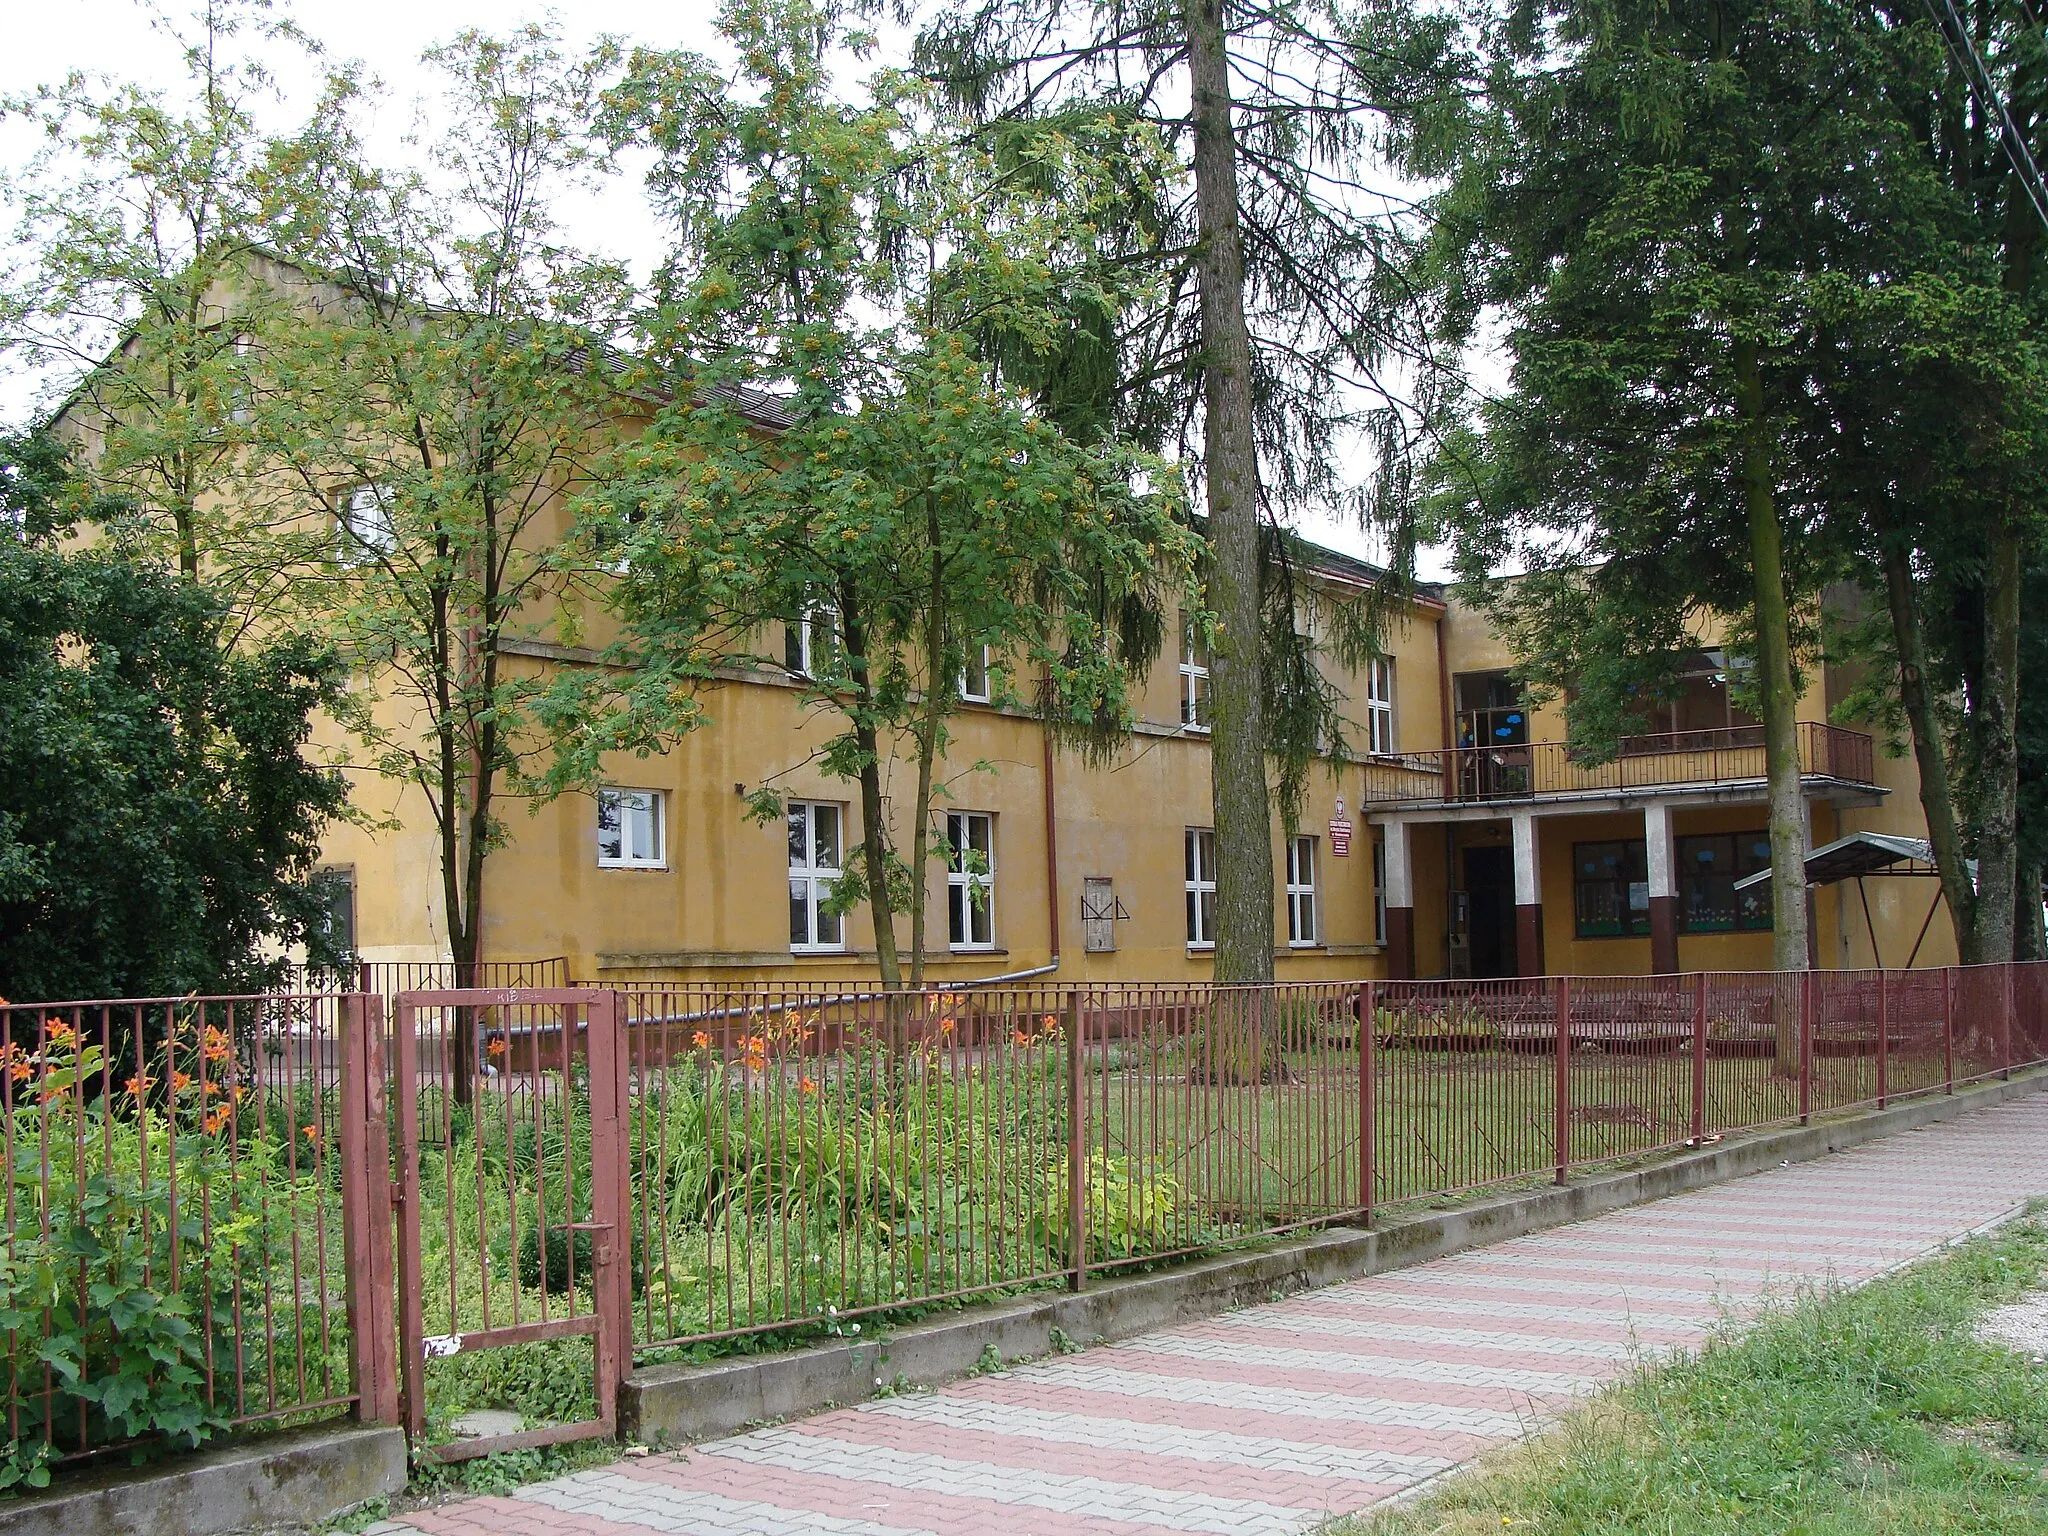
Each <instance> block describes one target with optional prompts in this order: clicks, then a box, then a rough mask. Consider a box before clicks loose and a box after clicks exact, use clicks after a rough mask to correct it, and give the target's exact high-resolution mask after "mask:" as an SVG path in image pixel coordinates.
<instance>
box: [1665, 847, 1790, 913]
mask: <svg viewBox="0 0 2048 1536" xmlns="http://www.w3.org/2000/svg"><path fill="white" fill-rule="evenodd" d="M1770 867H1771V834H1770V833H1769V832H1764V831H1757V832H1715V833H1710V834H1707V835H1706V836H1702V837H1681V838H1680V839H1679V840H1678V897H1679V901H1678V924H1679V927H1680V928H1681V929H1682V930H1683V931H1684V932H1686V933H1738V932H1766V931H1768V930H1769V928H1770V926H1771V888H1770V886H1769V885H1768V884H1764V885H1753V886H1751V887H1750V888H1749V889H1748V890H1746V891H1738V890H1736V889H1735V882H1736V881H1738V880H1740V879H1742V878H1743V877H1744V876H1745V875H1754V874H1757V873H1760V872H1761V871H1763V870H1766V869H1769V868H1770Z"/></svg>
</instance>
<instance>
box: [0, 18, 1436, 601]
mask: <svg viewBox="0 0 2048 1536" xmlns="http://www.w3.org/2000/svg"><path fill="white" fill-rule="evenodd" d="M714 8H715V7H714V0H681V3H680V4H679V3H677V0H665V3H656V0H605V3H604V4H602V5H581V6H572V7H568V8H566V9H556V10H553V11H550V10H548V9H546V8H542V7H532V6H517V5H511V6H508V5H502V4H490V3H487V0H410V3H402V0H298V3H297V4H295V5H292V6H290V7H289V14H290V15H291V16H292V17H293V18H294V19H295V20H296V21H297V22H298V24H299V25H300V26H301V27H302V28H303V29H304V30H305V31H306V32H308V33H310V34H311V35H312V36H313V37H314V38H316V39H318V40H319V41H320V42H321V43H322V44H324V45H325V47H326V49H327V51H328V54H329V56H330V57H331V58H333V59H336V60H339V59H360V60H362V61H363V62H364V63H365V64H366V65H368V67H369V69H370V71H371V72H372V73H373V74H375V75H376V76H377V77H378V78H380V79H381V80H382V81H383V82H384V83H385V85H386V87H387V88H388V93H389V96H388V99H389V107H388V110H386V111H384V112H381V113H379V114H378V116H377V119H376V122H377V125H378V127H379V129H380V130H381V131H383V132H385V133H388V134H390V136H391V140H392V142H391V145H390V146H389V147H390V148H392V149H394V150H396V149H397V148H399V139H400V137H401V136H402V135H403V134H404V133H405V132H406V131H407V130H408V129H412V128H414V127H415V126H416V125H419V124H422V123H423V122H425V121H428V119H427V118H426V116H425V112H426V109H427V107H428V106H430V105H431V102H430V100H423V98H430V97H431V94H432V93H433V92H434V90H435V89H436V88H437V87H436V82H435V80H434V78H433V76H432V74H431V72H430V71H428V70H426V69H425V68H423V67H422V66H421V64H420V63H419V58H420V54H421V53H422V51H423V50H425V49H426V48H428V47H429V46H431V45H432V44H434V43H436V42H440V41H443V40H445V39H447V38H448V37H450V36H451V35H453V34H454V33H456V32H458V31H461V30H462V29H464V28H466V27H477V28H482V29H486V30H498V31H503V30H508V29H510V28H511V27H513V26H515V25H517V24H518V23H520V22H522V21H525V20H531V19H550V18H551V19H552V20H553V21H554V23H555V24H556V26H557V28H558V29H559V30H560V32H561V33H562V35H563V43H564V46H565V48H567V49H570V50H577V49H580V48H581V47H583V46H587V45H588V44H590V43H592V42H594V41H595V40H596V39H597V37H598V36H599V35H600V34H601V33H611V34H613V35H616V36H620V37H623V38H625V39H626V40H627V41H629V42H633V43H642V44H647V45H650V46H654V47H684V48H692V49H697V50H700V51H702V52H705V53H708V54H712V55H714V56H716V55H718V54H720V53H722V52H723V51H724V50H723V49H722V48H721V46H720V44H719V40H718V38H717V37H716V35H715V34H714V32H713V31H712V27H711V19H712V16H713V13H714ZM163 9H164V10H167V11H168V12H169V14H170V15H171V16H172V17H173V18H174V19H175V20H177V21H179V22H183V20H184V16H183V11H184V6H183V5H182V4H180V3H179V0H171V4H169V5H168V6H166V7H164V8H163ZM9 11H10V14H9V16H8V19H7V23H6V28H5V34H6V43H7V46H6V47H5V48H4V49H0V96H12V95H17V94H22V93H26V92H28V91H30V90H33V89H34V88H35V87H36V86H38V85H42V84H46V83H55V82H58V81H61V80H62V79H63V78H64V77H65V76H66V75H67V74H69V73H70V72H71V71H73V70H83V71H86V72H88V73H95V74H103V75H106V76H109V77H111V78H114V79H118V80H134V81H137V82H140V83H142V84H144V85H152V84H161V85H162V86H164V87H165V88H166V89H168V90H171V91H172V92H174V93H175V92H176V91H177V90H178V88H179V87H180V85H181V83H182V82H181V76H182V73H183V67H182V65H181V63H180V61H179V58H178V54H177V50H176V47H175V45H174V44H173V43H172V42H170V40H169V39H167V38H165V37H163V36H162V35H160V34H159V33H158V32H156V31H155V30H153V28H152V26H151V20H152V16H153V15H154V14H156V11H155V10H153V9H152V8H150V7H146V6H144V5H142V4H138V3H136V0H13V4H12V5H11V6H10V7H9ZM878 62H888V61H886V60H880V61H878ZM292 120H293V113H292V106H291V104H290V103H289V102H287V103H286V104H285V105H283V106H280V107H279V108H278V115H277V117H276V125H277V126H280V127H282V126H284V125H285V124H287V123H288V122H290V121H292ZM32 149H33V141H32V139H31V138H30V137H29V136H28V135H27V134H26V133H25V132H24V131H23V129H22V128H21V127H19V126H17V125H16V124H13V123H8V122H0V170H12V169H13V168H14V167H16V166H18V165H19V164H20V163H21V162H22V161H23V160H24V159H25V158H26V157H27V156H28V154H29V153H31V152H32ZM563 212H564V213H565V215H567V217H566V218H565V220H564V222H565V223H566V224H567V225H568V227H569V229H570V232H571V234H572V235H573V237H574V239H575V240H576V242H577V243H578V244H580V245H582V246H584V247H585V248H586V249H592V250H597V251H602V252H605V253H607V254H610V255H614V256H619V257H623V258H625V259H627V260H628V261H630V262H631V263H632V264H633V266H634V267H635V269H636V270H638V271H640V272H642V273H644V272H645V271H647V270H648V269H649V267H651V265H652V264H653V261H654V259H655V256H656V255H657V253H658V252H659V250H660V248H661V235H660V231H659V229H658V227H657V226H656V224H655V222H654V221H653V220H652V219H651V218H650V217H649V215H648V213H647V211H646V208H645V205H644V203H643V201H642V199H641V197H640V195H639V190H638V188H637V187H636V186H635V185H633V183H632V182H631V181H630V180H627V179H623V178H622V179H620V180H618V181H616V182H614V183H612V184H610V185H609V186H607V187H606V188H605V189H604V190H603V191H601V192H599V193H596V194H593V195H590V196H586V197H581V198H578V199H575V200H573V201H570V202H566V203H565V205H564V208H563ZM45 382H47V381H43V380H38V379H33V378H29V377H24V376H22V375H21V374H19V373H14V374H0V421H7V422H20V421H23V420H25V419H26V418H27V417H28V416H29V414H30V413H31V411H32V409H33V405H34V401H35V399H36V397H37V394H38V388H39V386H40V385H41V384H43V383H45ZM1301 531H1302V532H1303V533H1304V534H1305V535H1306V536H1308V537H1309V538H1312V539H1316V540H1318V541H1320V542H1322V543H1325V544H1329V545H1331V546H1333V547H1335V548H1338V549H1342V550H1345V551H1347V552H1349V553H1352V554H1356V555H1362V556H1370V555H1371V554H1372V553H1373V551H1372V550H1371V549H1370V548H1369V547H1368V541H1367V539H1366V538H1365V536H1364V534H1363V533H1362V532H1361V531H1360V530H1359V529H1358V528H1356V527H1355V526H1350V525H1348V524H1344V525H1340V524H1337V523H1335V522H1332V521H1328V520H1324V521H1321V522H1315V521H1310V522H1305V523H1304V524H1303V526H1302V529H1301ZM1422 563H1423V574H1424V575H1428V576H1436V575H1441V574H1442V570H1441V562H1440V561H1439V560H1438V559H1436V558H1435V557H1434V556H1433V554H1431V553H1428V552H1426V553H1425V555H1424V557H1423V562H1422Z"/></svg>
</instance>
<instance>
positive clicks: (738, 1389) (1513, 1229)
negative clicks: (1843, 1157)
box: [619, 1070, 2048, 1442]
mask: <svg viewBox="0 0 2048 1536" xmlns="http://www.w3.org/2000/svg"><path fill="white" fill-rule="evenodd" d="M2043 1089H2048V1070H2044V1071H2037V1072H2032V1073H2028V1074H2025V1075H2015V1076H2014V1077H2013V1078H2012V1080H2011V1081H2009V1082H1990V1083H1985V1084H1981V1085H1978V1086H1976V1087H1972V1088H1968V1089H1964V1090H1961V1091H1959V1092H1957V1093H1955V1094H1954V1095H1952V1096H1950V1095H1934V1096H1929V1097H1925V1098H1920V1099H1915V1100H1913V1101H1911V1102H1910V1103H1906V1104H1900V1105H1895V1106H1893V1107H1891V1108H1888V1109H1882V1110H1877V1111H1873V1112H1870V1113H1867V1114H1859V1115H1856V1116H1853V1117H1850V1118H1846V1119H1841V1120H1835V1121H1831V1122H1829V1123H1827V1124H1823V1125H1812V1126H1807V1127H1801V1128H1794V1129H1790V1130H1782V1131H1771V1132H1765V1133H1763V1134H1760V1135H1756V1136H1751V1137H1746V1138H1744V1139H1742V1140H1740V1141H1730V1142H1724V1143H1720V1144H1717V1145H1714V1146H1711V1147H1707V1148H1705V1149H1703V1150H1700V1151H1695V1152H1686V1153H1682V1154H1680V1155H1678V1156H1675V1157H1672V1158H1669V1159H1667V1160H1664V1161H1661V1162H1657V1163H1653V1164H1650V1165H1648V1166H1645V1167H1642V1168H1637V1169H1632V1170H1630V1171H1628V1172H1625V1173H1612V1174H1602V1175H1598V1176H1596V1177H1593V1178H1589V1179H1586V1180H1583V1181H1581V1182H1575V1183H1572V1184H1567V1185H1563V1186H1552V1187H1549V1188H1545V1189H1539V1190H1534V1191H1529V1192H1526V1193H1517V1194H1510V1195H1503V1196H1500V1197H1497V1198H1493V1199H1488V1200H1481V1201H1477V1202H1475V1203H1473V1204H1469V1205H1464V1206H1460V1207H1458V1208H1457V1209H1454V1210H1446V1211H1431V1212H1428V1213H1425V1214H1420V1215H1413V1216H1403V1217H1401V1218H1399V1219H1397V1220H1389V1221H1386V1222H1384V1223H1382V1224H1378V1225H1376V1226H1375V1227H1374V1228H1373V1229H1372V1230H1370V1231H1366V1230H1360V1229H1357V1228H1350V1227H1333V1228H1330V1229H1327V1230H1324V1231H1321V1232H1317V1233H1315V1234H1313V1235H1311V1236H1309V1237H1305V1238H1301V1239H1297V1240H1291V1241H1281V1242H1274V1243H1270V1244H1264V1245H1261V1246H1259V1247H1256V1248H1253V1249H1249V1250H1239V1251H1236V1252H1233V1253H1229V1254H1224V1255H1220V1256H1218V1257H1215V1258H1209V1259H1200V1260H1196V1261H1194V1262H1191V1263H1187V1264H1179V1265H1175V1266H1174V1267H1172V1268H1171V1269H1167V1270H1162V1271H1160V1272H1158V1273H1155V1274H1142V1275H1129V1276H1123V1277H1119V1278H1115V1279H1105V1280H1101V1281H1091V1282H1090V1284H1089V1286H1088V1288H1087V1289H1086V1290H1084V1291H1082V1292H1080V1293H1078V1294H1068V1295H1037V1296H1028V1297H1021V1298H1017V1299H1012V1300H1005V1301H1000V1302H995V1303H991V1304H988V1305H984V1306H975V1307H971V1308H969V1309H967V1310H965V1311H962V1312H960V1313H958V1314H957V1315H954V1316H949V1317H945V1318H939V1319H934V1320H928V1321H924V1322H919V1323H914V1324H911V1325H909V1326H907V1327H903V1328H899V1329H896V1330H895V1331H894V1332H893V1333H890V1334H888V1335H887V1336H886V1337H882V1338H877V1339H873V1340H863V1341H860V1342H856V1343H848V1342H844V1341H840V1340H833V1341H831V1342H829V1343H822V1344H817V1345H813V1346H811V1347H809V1348H805V1349H796V1350H791V1351H788V1352H786V1353H782V1354H775V1355H758V1356H750V1357H746V1358H741V1359H733V1360H719V1361H713V1362H712V1363H710V1364H707V1365H657V1366H650V1367H647V1368H645V1369H642V1370H639V1371H636V1372H634V1373H633V1375H632V1377H631V1378H630V1379H629V1380H628V1381H627V1382H626V1383H625V1385H624V1386H623V1387H622V1388H621V1390H620V1402H619V1421H620V1428H621V1432H622V1433H623V1434H624V1435H625V1436H626V1438H628V1439H630V1440H637V1441H651V1440H656V1439H661V1440H666V1441H670V1442H677V1441H696V1440H709V1439H714V1438H716V1437H718V1436H720V1435H728V1434H732V1433H734V1432H735V1431H738V1430H741V1429H744V1428H745V1427H747V1426H748V1425H750V1424H757V1423H761V1422H764V1421H769V1420H775V1419H785V1418H792V1417H796V1416H799V1415H802V1414H808V1413H815V1412H818V1411H819V1410H821V1409H825V1408H832V1407H843V1406H846V1405H848V1404H851V1403H858V1402H862V1401H865V1400H866V1399H868V1398H871V1397H873V1396H875V1394H876V1393H877V1392H878V1391H881V1390H884V1389H886V1388H891V1387H894V1386H895V1385H897V1384H898V1383H903V1384H907V1385H912V1386H920V1387H925V1386H936V1385H938V1384H939V1383H941V1382H944V1381H949V1380H954V1379H957V1378H959V1377H961V1376H965V1375H968V1374H969V1373H971V1372H973V1371H974V1370H976V1369H977V1368H978V1367H979V1366H980V1365H981V1363H982V1361H983V1358H984V1356H985V1355H986V1353H987V1351H989V1350H990V1349H994V1350H995V1351H996V1352H997V1353H998V1354H1000V1355H1001V1356H1002V1358H1003V1359H1004V1360H1005V1361H1014V1360H1021V1359H1028V1358H1031V1357H1034V1356H1039V1355H1044V1354H1048V1353H1050V1352H1051V1351H1052V1349H1053V1347H1054V1337H1055V1334H1054V1331H1055V1330H1058V1332H1059V1334H1061V1335H1064V1336H1065V1338H1066V1339H1068V1340H1071V1341H1073V1342H1074V1343H1076V1344H1081V1345H1089V1344H1098V1343H1108V1342H1110V1341H1112V1340H1116V1339H1127V1338H1130V1337H1132V1336H1134V1335H1136V1334H1140V1333H1146V1332H1149V1331H1151V1330H1153V1329H1157V1328H1167V1327H1171V1326H1173V1325H1174V1324H1177V1323H1183V1322H1188V1321H1191V1320H1193V1319H1196V1318H1202V1317H1211V1316H1214V1315H1215V1314H1217V1313H1219V1312H1227V1311H1230V1310H1232V1309H1234V1308H1237V1307H1243V1306H1251V1305H1255V1304H1257V1303H1260V1302H1265V1301H1272V1300H1275V1299H1277V1298H1278V1297H1280V1296H1284V1295H1289V1294H1292V1293H1294V1292H1297V1291H1305V1290H1312V1289H1314V1288H1316V1287H1319V1286H1325V1285H1334V1284H1336V1283H1338V1282H1339V1281H1344V1280H1355V1279H1358V1278H1360V1277H1362V1276H1365V1275H1374V1274H1380V1273H1383V1272H1385V1271H1387V1270H1393V1269H1402V1268H1406V1267H1407V1266H1409V1265H1412V1264H1422V1263H1426V1262H1427V1261H1429V1260H1430V1259H1435V1258H1441V1257H1443V1256H1444V1255H1445V1254H1451V1253H1458V1252H1460V1251H1462V1250H1464V1249H1467V1248H1477V1247H1482V1246H1484V1245H1485V1244H1488V1243H1497V1242H1503V1241H1505V1240H1507V1239H1508V1238H1511V1237H1519V1236H1521V1235H1522V1234H1524V1233H1527V1232H1537V1231H1541V1230H1543V1229H1545V1228H1547V1227H1555V1226H1561V1225H1563V1224H1565V1223H1567V1222H1573V1221H1581V1220H1584V1219H1585V1218H1586V1217H1589V1216H1597V1215H1600V1214H1602V1213H1603V1212H1606V1211H1612V1210H1618V1209H1620V1208H1622V1207H1624V1206H1629V1205H1638V1204H1641V1203H1643V1202H1645V1201H1649V1200H1661V1199H1663V1198H1665V1197H1666V1196H1669V1195H1678V1194H1684V1193H1685V1192H1686V1191H1688V1190H1693V1189H1699V1188H1701V1187H1703V1186H1705V1185H1709V1184H1718V1183H1721V1182H1723V1181H1725V1180H1728V1179H1736V1178H1741V1177H1742V1176H1744V1175H1745V1174H1750V1173H1758V1172H1761V1171H1763V1170H1764V1169H1767V1168H1775V1167H1777V1166H1779V1165H1780V1164H1782V1163H1798V1162H1805V1161H1807V1160H1809V1159H1812V1158H1816V1157H1822V1156H1825V1155H1826V1154H1828V1153H1830V1152H1838V1151H1841V1150H1842V1149H1843V1148H1845V1147H1852V1146H1856V1145H1858V1144H1860V1143H1863V1142H1867V1141H1875V1140H1877V1139H1879V1138H1880V1137H1885V1136H1893V1135H1897V1134H1899V1133H1900V1132H1902V1131H1909V1130H1913V1129H1915V1128H1917V1127H1919V1126H1923V1125H1929V1124H1932V1123H1934V1122H1936V1121H1939V1120H1946V1119H1949V1118H1952V1117H1954V1116H1956V1115H1960V1114H1964V1113H1967V1112H1968V1111H1970V1110H1973V1109H1982V1108H1984V1107H1986V1106H1988V1105H1992V1104H1998V1103H2002V1102H2004V1101H2006V1100H2008V1099H2012V1098H2018V1097H2021V1096H2023V1095H2026V1094H2031V1093H2036V1092H2039V1091H2041V1090H2043Z"/></svg>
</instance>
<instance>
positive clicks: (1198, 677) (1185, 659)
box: [1180, 618, 1209, 731]
mask: <svg viewBox="0 0 2048 1536" xmlns="http://www.w3.org/2000/svg"><path fill="white" fill-rule="evenodd" d="M1180 723H1181V725H1182V726H1183V727H1184V728H1185V729H1187V730H1190V731H1206V730H1208V729H1209V647H1208V646H1206V645H1204V644H1203V643H1202V637H1201V636H1200V635H1198V634H1196V633H1195V626H1194V621H1193V620H1191V619H1185V618H1184V619H1182V620H1181V623H1180Z"/></svg>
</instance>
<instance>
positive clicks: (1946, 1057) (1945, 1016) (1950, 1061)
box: [1941, 965, 1956, 1093]
mask: <svg viewBox="0 0 2048 1536" xmlns="http://www.w3.org/2000/svg"><path fill="white" fill-rule="evenodd" d="M1941 1091H1942V1092H1943V1093H1954V1092H1955V1091H1956V971H1955V967H1954V966H1952V965H1945V966H1943V967H1942V968H1941Z"/></svg>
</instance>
